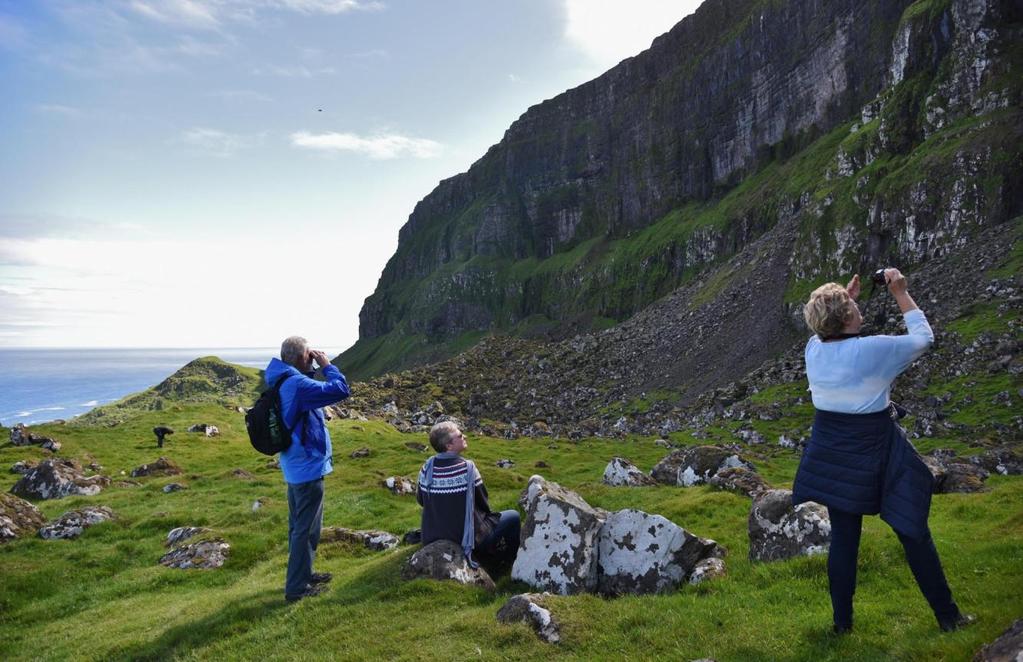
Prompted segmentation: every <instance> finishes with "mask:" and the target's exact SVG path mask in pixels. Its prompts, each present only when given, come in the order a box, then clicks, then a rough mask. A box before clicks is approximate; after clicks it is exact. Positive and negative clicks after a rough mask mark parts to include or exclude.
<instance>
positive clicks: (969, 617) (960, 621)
mask: <svg viewBox="0 0 1023 662" xmlns="http://www.w3.org/2000/svg"><path fill="white" fill-rule="evenodd" d="M976 622H977V617H976V616H974V615H973V614H959V615H958V616H956V617H955V620H952V621H946V622H944V623H938V625H940V626H941V631H942V632H954V631H956V630H959V629H962V628H964V627H966V626H968V625H973V624H974V623H976Z"/></svg>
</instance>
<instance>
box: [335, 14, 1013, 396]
mask: <svg viewBox="0 0 1023 662" xmlns="http://www.w3.org/2000/svg"><path fill="white" fill-rule="evenodd" d="M1021 13H1023V12H1021V10H1020V8H1019V5H1018V3H1015V2H1012V1H1011V0H917V1H916V2H909V1H908V0H907V1H903V2H859V3H853V2H827V3H824V2H802V1H800V2H795V1H794V0H790V1H780V2H763V1H759V2H758V1H755V0H746V1H743V0H708V2H705V3H704V5H703V6H701V7H700V9H699V10H697V12H696V13H695V14H694V15H692V16H690V17H688V18H686V19H684V20H683V21H682V22H681V23H680V24H679V25H677V26H675V28H673V29H672V30H671V31H670V32H668V33H667V34H665V35H663V36H662V37H659V38H658V39H657V40H655V42H654V44H653V45H652V46H651V48H650V49H649V50H647V51H644V52H643V53H640V54H639V55H637V56H636V57H634V58H630V59H627V60H625V61H623V62H622V63H621V64H619V65H618V66H617V67H615V68H613V69H611V70H610V71H608V72H607V73H606V74H604V75H603V76H601V77H599V78H597V79H595V80H593V81H591V82H589V83H586V84H584V85H582V86H580V87H578V88H575V89H573V90H569V91H568V92H565V93H564V94H562V95H559V96H558V97H556V98H554V99H552V100H549V101H546V102H544V103H542V104H539V105H538V106H535V107H533V108H531V109H529V110H528V111H527V112H526V113H525V114H524V115H523V116H522V117H521V118H520V119H519V120H518V121H517V122H515V123H514V124H513V125H512V126H511V127H510V128H509V129H508V131H507V132H506V134H505V137H504V139H503V140H502V141H501V142H500V143H498V144H497V145H495V146H494V147H492V148H491V149H490V150H489V151H488V152H487V154H486V155H484V156H483V157H482V158H481V159H480V160H479V161H478V162H476V163H475V164H474V165H473V166H472V167H471V168H470V170H469V171H468V172H466V173H463V174H461V175H458V176H455V177H452V178H451V179H448V180H445V181H444V182H441V184H440V185H439V186H438V187H437V189H435V190H434V191H433V192H432V193H431V194H430V195H428V196H427V197H426V198H425V199H424V200H423V201H421V202H420V203H419V204H418V205H417V206H416V208H415V210H414V211H413V213H412V215H411V216H410V217H409V220H408V222H407V223H406V225H405V226H404V227H403V228H402V230H401V233H400V236H399V247H398V250H397V251H396V253H395V255H394V256H393V257H392V258H391V260H390V261H389V262H388V265H387V267H386V268H385V270H384V272H383V274H382V275H381V278H380V282H379V284H378V287H377V290H376V291H375V292H374V294H373V295H372V296H370V297H369V298H368V299H367V300H366V303H365V305H364V307H363V309H362V311H361V313H360V340H359V341H358V343H356V345H355V346H353V347H352V348H351V349H349V350H348V351H346V352H345V353H344V354H343V355H342V356H341V357H340V358H339V364H340V365H342V366H344V367H345V369H346V370H347V372H348V374H350V375H351V376H353V377H355V378H364V377H366V376H369V375H372V374H379V373H382V372H383V371H385V370H389V369H395V368H401V367H404V366H409V365H415V364H417V363H423V362H425V361H427V360H437V359H441V358H444V357H447V356H451V355H453V354H455V353H456V352H457V351H460V350H462V349H465V348H466V347H468V346H471V345H472V344H474V343H475V342H476V341H478V340H479V339H480V338H481V337H482V336H483V335H484V334H486V333H490V332H494V331H499V332H503V333H510V334H512V335H516V336H519V337H522V338H546V339H559V338H566V337H570V336H571V335H573V334H574V333H576V332H578V331H586V330H593V329H599V328H602V327H606V326H608V325H612V324H614V323H615V322H617V321H620V320H623V319H627V318H629V317H631V316H632V315H634V314H635V313H637V312H638V311H640V310H642V309H643V308H645V307H646V306H647V305H649V304H650V303H651V302H653V301H655V300H657V299H658V298H659V297H661V296H663V295H665V294H667V293H670V292H671V291H673V290H674V289H675V288H676V287H678V286H679V285H683V284H687V283H693V282H698V281H701V280H703V281H706V280H708V279H709V275H708V270H709V269H711V268H712V267H715V266H717V265H720V264H721V263H722V262H724V261H726V260H728V259H729V258H731V257H733V256H735V255H737V254H739V253H741V252H742V251H743V250H745V249H746V248H747V247H748V246H750V245H751V244H753V243H754V242H755V241H756V240H757V239H758V238H760V237H763V236H765V234H766V233H769V232H771V231H773V229H774V228H775V227H776V226H784V228H785V229H783V230H782V231H781V233H782V234H784V233H786V232H789V231H793V232H795V233H796V243H795V245H794V247H793V248H792V250H791V252H790V254H789V255H790V259H789V261H788V264H787V265H786V267H787V268H786V269H785V270H784V271H781V270H779V271H777V272H776V273H775V278H776V279H778V280H780V281H783V282H784V283H785V285H786V291H785V298H786V300H788V301H793V300H798V299H799V298H800V297H802V296H804V295H805V293H806V292H808V290H809V288H810V286H811V284H812V283H814V282H816V281H818V280H820V278H821V277H822V276H831V275H833V274H838V273H843V272H848V271H851V270H853V269H861V270H866V269H867V268H869V267H871V266H874V265H877V264H880V263H890V264H898V265H899V266H902V267H907V268H908V267H913V266H917V265H920V264H923V263H924V262H926V261H927V260H930V259H933V258H935V257H938V256H941V255H943V254H946V253H949V252H954V251H957V250H959V249H961V248H962V247H963V246H964V245H965V244H966V243H967V242H969V241H970V240H971V237H973V236H974V234H975V233H976V232H977V231H978V230H979V229H982V228H984V227H988V226H990V225H995V224H999V223H1003V222H1006V221H1007V220H1009V219H1011V218H1013V217H1015V216H1017V215H1018V214H1019V212H1020V210H1021V208H1023V185H1021V182H1020V177H1021V175H1020V172H1021V171H1023V163H1021V156H1020V149H1019V146H1020V144H1021V140H1020V132H1021V129H1020V127H1021V126H1023V121H1021V112H1020V98H1021V96H1020V93H1021V87H1023V83H1021V81H1023V77H1021V76H1020V75H1019V71H1020V67H1023V47H1021V46H1020V44H1021V43H1023V39H1020V27H1021V25H1020V24H1021V20H1023V16H1021ZM792 225H794V226H795V227H794V228H791V227H790V226H792ZM719 278H720V276H719ZM718 285H721V283H720V282H719V283H718ZM721 289H722V288H717V289H714V288H709V289H704V290H703V291H702V292H701V293H700V295H699V296H700V297H702V298H707V299H716V298H717V297H719V296H720V295H721V291H720V290H721ZM779 333H782V332H781V331H779V330H778V329H775V328H772V329H769V330H766V331H765V330H761V329H759V328H758V334H759V335H767V336H772V337H773V336H775V335H777V334H779Z"/></svg>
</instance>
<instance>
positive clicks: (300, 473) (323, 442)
mask: <svg viewBox="0 0 1023 662" xmlns="http://www.w3.org/2000/svg"><path fill="white" fill-rule="evenodd" d="M314 362H315V364H316V365H317V366H319V367H320V369H321V370H323V376H324V377H325V378H326V381H323V382H320V381H316V380H315V379H313V378H312V376H313V363H314ZM265 374H266V383H267V385H268V386H270V387H271V388H272V387H273V386H274V385H275V384H276V383H277V381H278V380H279V379H282V378H283V379H284V381H283V383H282V384H281V387H280V395H281V416H282V417H283V419H284V424H285V425H286V426H287V427H288V429H289V430H291V446H289V447H288V449H287V450H285V451H283V452H281V454H280V462H281V471H282V472H283V473H284V481H285V482H286V483H287V485H288V573H287V577H286V579H285V584H284V597H285V599H286V600H287V601H288V602H294V601H296V600H301V599H302V598H306V597H309V596H312V595H316V594H318V593H319V592H320V591H322V590H323V586H322V585H323V584H326V583H327V582H329V581H330V580H331V575H330V573H327V572H323V573H319V572H313V558H314V557H315V555H316V546H317V545H318V544H319V542H320V527H321V525H322V524H323V477H324V476H326V475H327V474H329V473H330V472H332V471H333V470H334V465H333V456H332V452H333V451H332V448H331V445H330V434H329V433H328V432H327V425H326V423H325V422H324V418H323V412H322V411H321V409H320V408H321V407H324V406H326V405H330V404H333V403H335V402H340V401H341V400H344V399H345V398H347V397H348V396H349V395H350V394H351V392H350V391H349V389H348V382H347V381H346V380H345V376H344V375H342V374H341V371H340V370H338V369H337V368H336V367H334V366H333V365H331V364H330V361H329V360H328V359H327V355H326V354H324V353H323V352H321V351H319V350H314V349H309V343H308V342H307V341H306V339H305V338H302V337H300V336H292V337H290V338H288V339H287V340H285V341H284V342H283V343H281V358H280V359H271V360H270V365H268V366H267V367H266V373H265Z"/></svg>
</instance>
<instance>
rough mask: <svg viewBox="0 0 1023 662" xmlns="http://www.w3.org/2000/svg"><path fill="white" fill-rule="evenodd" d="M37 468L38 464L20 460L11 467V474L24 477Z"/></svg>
mask: <svg viewBox="0 0 1023 662" xmlns="http://www.w3.org/2000/svg"><path fill="white" fill-rule="evenodd" d="M37 466H38V464H37V463H35V462H33V461H32V460H18V461H17V462H15V463H14V464H12V465H11V473H12V474H19V475H21V476H24V475H25V474H27V473H28V472H30V471H32V470H33V469H35V468H36V467H37Z"/></svg>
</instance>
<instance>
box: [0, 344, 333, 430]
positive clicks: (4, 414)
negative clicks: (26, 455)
mask: <svg viewBox="0 0 1023 662" xmlns="http://www.w3.org/2000/svg"><path fill="white" fill-rule="evenodd" d="M324 351H326V352H327V354H328V355H329V356H331V357H334V356H337V354H339V353H340V349H336V348H328V349H326V350H324ZM278 352H279V348H277V347H200V348H167V347H158V348H135V347H129V348H93V347H89V348H68V347H59V348H41V347H38V348H37V347H26V348H0V423H2V424H3V425H5V426H7V427H11V426H14V425H17V424H18V423H24V424H26V425H31V424H37V423H44V422H47V421H53V420H57V419H65V420H66V419H70V418H73V417H75V416H79V415H81V414H84V413H85V412H87V411H89V410H90V409H92V408H93V407H96V406H99V405H103V404H107V403H109V402H114V401H115V400H119V399H121V398H123V397H125V396H127V395H131V394H132V393H137V392H138V391H142V390H144V389H147V388H149V387H151V386H155V385H156V384H159V383H160V382H161V381H163V380H164V379H165V378H167V377H168V376H169V375H171V374H173V373H174V372H175V371H176V370H178V369H179V368H180V367H181V366H183V365H185V364H186V363H188V362H189V361H192V360H193V359H197V358H199V357H201V356H217V357H219V358H221V359H223V360H224V361H228V362H230V363H236V364H238V365H244V366H250V367H255V368H263V367H265V366H266V364H267V362H268V361H269V360H270V358H272V357H274V356H277V353H278Z"/></svg>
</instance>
